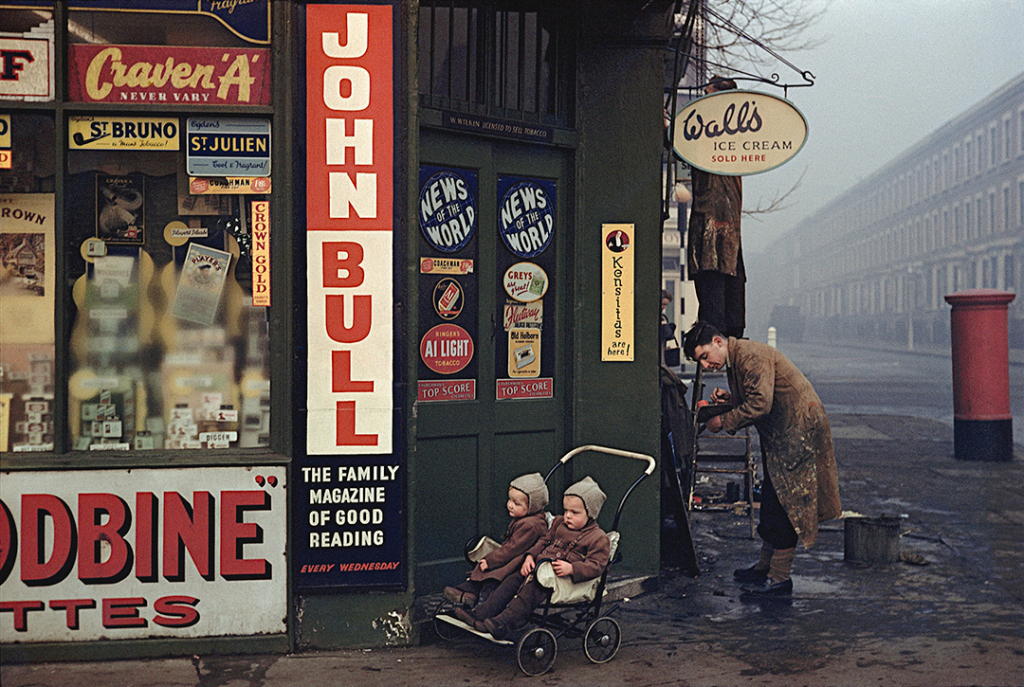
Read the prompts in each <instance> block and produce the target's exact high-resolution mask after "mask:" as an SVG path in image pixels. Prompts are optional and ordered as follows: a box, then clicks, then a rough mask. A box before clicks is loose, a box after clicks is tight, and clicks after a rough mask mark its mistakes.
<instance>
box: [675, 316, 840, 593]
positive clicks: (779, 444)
mask: <svg viewBox="0 0 1024 687" xmlns="http://www.w3.org/2000/svg"><path fill="white" fill-rule="evenodd" d="M683 352H684V353H685V355H686V357H687V358H689V359H690V360H693V361H694V362H696V363H697V364H698V365H700V366H701V368H702V369H704V370H721V369H723V368H726V369H727V376H728V380H729V391H726V390H724V389H715V390H714V391H713V392H712V393H711V400H712V401H714V402H716V403H730V404H731V405H732V406H733V407H732V410H730V411H728V412H726V413H723V414H721V415H717V416H715V417H712V418H711V419H709V420H708V422H707V428H708V429H709V430H710V431H712V432H719V431H721V430H723V429H724V430H726V431H727V432H735V431H736V430H737V429H742V428H743V427H748V426H750V425H753V426H754V427H755V428H756V429H757V434H758V437H759V438H760V440H761V461H762V463H761V465H762V469H763V472H764V481H763V482H762V484H761V521H760V524H759V525H758V527H757V533H758V534H759V535H760V536H761V539H762V541H763V543H762V545H761V558H760V560H759V561H758V562H757V563H755V564H754V565H752V566H751V567H749V568H741V569H739V570H736V571H735V572H734V573H733V576H734V577H735V578H736V579H737V580H738V581H739V582H742V583H746V585H745V586H744V587H743V592H744V593H745V594H748V595H754V596H784V595H789V594H792V592H793V581H792V580H791V579H790V570H791V568H792V565H793V558H794V554H795V553H796V544H797V541H801V542H803V545H804V548H810V547H811V546H812V545H813V544H814V542H815V541H816V540H817V538H818V523H819V522H823V521H825V520H831V519H833V518H837V517H839V516H840V514H841V513H842V509H841V506H840V502H839V477H838V474H837V471H836V459H835V453H834V451H833V448H832V431H831V429H830V428H829V423H828V416H827V415H826V414H825V409H824V407H822V404H821V399H820V398H818V394H817V393H816V392H815V391H814V387H812V386H811V383H810V382H809V381H807V378H806V377H804V375H803V373H801V372H800V370H798V369H797V367H796V365H794V364H793V363H792V362H790V361H789V359H788V358H786V356H784V355H783V354H782V353H780V352H779V351H777V350H776V349H774V348H772V347H771V346H768V345H766V344H763V343H760V342H759V341H749V340H746V339H737V338H735V337H725V336H723V335H722V333H721V332H719V331H718V329H716V328H715V327H714V326H712V325H711V324H709V323H707V322H703V321H698V322H697V323H696V324H694V325H693V327H692V328H691V329H690V330H689V331H688V332H686V336H685V338H684V340H683Z"/></svg>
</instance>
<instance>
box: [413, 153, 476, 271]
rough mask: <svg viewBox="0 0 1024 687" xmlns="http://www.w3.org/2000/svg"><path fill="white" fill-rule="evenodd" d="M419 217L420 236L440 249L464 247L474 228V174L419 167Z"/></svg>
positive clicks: (444, 251)
mask: <svg viewBox="0 0 1024 687" xmlns="http://www.w3.org/2000/svg"><path fill="white" fill-rule="evenodd" d="M425 175H429V176H428V177H427V179H426V180H425V181H421V183H420V205H419V218H420V230H421V231H422V232H423V238H425V239H426V240H427V243H428V244H430V247H431V248H433V249H434V250H438V251H441V252H442V253H454V252H455V251H457V250H460V249H461V248H463V247H464V246H465V245H466V244H467V243H469V240H470V239H471V238H472V237H473V231H474V230H475V229H476V216H477V206H476V175H475V174H472V173H469V174H460V173H459V172H456V171H454V170H451V169H436V170H435V169H434V168H430V167H422V168H420V177H421V179H422V177H423V176H425Z"/></svg>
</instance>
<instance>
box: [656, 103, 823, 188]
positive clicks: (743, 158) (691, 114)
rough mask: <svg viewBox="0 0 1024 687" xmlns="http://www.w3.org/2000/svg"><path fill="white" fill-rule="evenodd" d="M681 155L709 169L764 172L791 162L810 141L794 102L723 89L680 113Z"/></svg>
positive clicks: (676, 133)
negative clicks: (805, 143)
mask: <svg viewBox="0 0 1024 687" xmlns="http://www.w3.org/2000/svg"><path fill="white" fill-rule="evenodd" d="M674 127H675V131H674V144H675V151H676V155H678V156H679V157H681V158H682V159H683V160H685V161H686V162H688V163H689V164H690V165H692V166H693V167H697V168H699V169H703V170H704V171H706V172H713V173H715V174H725V175H731V176H739V175H745V174H760V173H761V172H767V171H768V170H770V169H774V168H776V167H778V166H779V165H781V164H783V163H784V162H788V161H789V160H790V159H791V158H792V157H793V156H794V155H796V154H797V153H798V152H799V151H800V149H801V148H802V147H803V145H804V142H805V141H806V140H807V120H806V119H804V116H803V114H801V113H800V110H798V109H796V107H794V106H793V104H792V103H790V102H789V101H788V100H784V99H782V98H777V97H775V96H772V95H768V94H766V93H758V92H756V91H738V90H730V91H721V92H718V93H712V94H711V95H707V96H704V97H703V98H697V99H696V100H692V101H690V103H689V104H687V106H686V107H684V108H683V109H682V110H680V111H679V112H678V113H676V116H675V123H674Z"/></svg>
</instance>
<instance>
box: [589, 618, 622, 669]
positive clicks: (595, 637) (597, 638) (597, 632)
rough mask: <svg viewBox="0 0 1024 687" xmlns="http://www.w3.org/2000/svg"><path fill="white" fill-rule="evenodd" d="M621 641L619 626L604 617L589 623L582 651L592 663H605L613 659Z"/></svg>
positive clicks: (613, 620) (612, 620)
mask: <svg viewBox="0 0 1024 687" xmlns="http://www.w3.org/2000/svg"><path fill="white" fill-rule="evenodd" d="M621 641H622V633H621V632H620V631H619V624H618V623H617V622H616V621H615V619H614V618H609V617H608V616H605V617H603V618H598V619H597V620H595V621H594V622H592V623H590V626H589V627H588V628H587V633H586V634H585V635H584V636H583V651H584V653H586V654H587V658H589V659H590V660H591V661H592V662H594V663H607V662H608V661H610V660H612V658H614V657H615V653H616V652H617V651H618V650H619V643H620V642H621Z"/></svg>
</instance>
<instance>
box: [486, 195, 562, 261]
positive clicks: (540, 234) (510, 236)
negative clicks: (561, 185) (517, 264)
mask: <svg viewBox="0 0 1024 687" xmlns="http://www.w3.org/2000/svg"><path fill="white" fill-rule="evenodd" d="M498 226H499V228H500V229H501V240H502V241H504V242H505V246H506V247H507V248H508V249H509V250H510V251H512V252H513V253H514V254H516V255H518V256H519V257H521V258H532V257H533V256H535V255H539V254H540V253H543V252H544V250H545V249H546V248H547V247H548V245H550V243H551V238H552V237H553V236H554V235H555V199H554V198H552V197H551V196H550V194H549V193H548V192H547V191H546V190H545V189H544V187H543V186H541V185H540V184H538V183H536V182H534V181H520V182H517V183H515V184H513V185H512V186H510V187H509V189H508V191H506V192H505V195H504V197H503V198H502V199H501V211H500V212H499V217H498Z"/></svg>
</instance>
